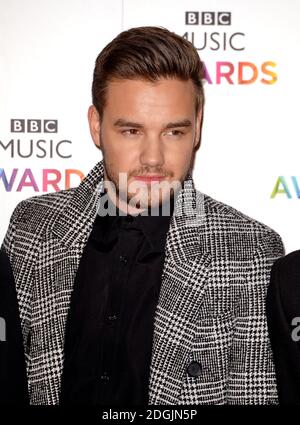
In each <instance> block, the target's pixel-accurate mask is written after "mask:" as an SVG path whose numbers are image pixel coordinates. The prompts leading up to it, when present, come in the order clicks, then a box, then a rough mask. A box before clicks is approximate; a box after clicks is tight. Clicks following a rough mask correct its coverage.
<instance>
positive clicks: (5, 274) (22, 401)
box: [0, 249, 28, 407]
mask: <svg viewBox="0 0 300 425" xmlns="http://www.w3.org/2000/svg"><path fill="white" fill-rule="evenodd" d="M27 404H28V394H27V382H26V371H25V358H24V347H23V340H22V331H21V325H20V318H19V311H18V302H17V296H16V288H15V283H14V277H13V274H12V270H11V267H10V263H9V259H8V257H7V255H6V253H5V251H4V250H2V249H1V250H0V405H1V406H2V407H3V405H19V406H25V405H27Z"/></svg>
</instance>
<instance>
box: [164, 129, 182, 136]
mask: <svg viewBox="0 0 300 425" xmlns="http://www.w3.org/2000/svg"><path fill="white" fill-rule="evenodd" d="M167 134H171V136H182V135H183V134H184V132H183V131H180V130H171V131H169V133H167Z"/></svg>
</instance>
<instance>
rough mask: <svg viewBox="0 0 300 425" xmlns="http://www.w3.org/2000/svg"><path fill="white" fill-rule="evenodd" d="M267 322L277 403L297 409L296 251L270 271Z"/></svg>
mask: <svg viewBox="0 0 300 425" xmlns="http://www.w3.org/2000/svg"><path fill="white" fill-rule="evenodd" d="M267 318H268V327H269V333H270V339H271V345H272V349H273V355H274V362H275V370H276V377H277V386H278V397H279V403H280V404H282V405H291V404H296V405H300V342H299V339H300V326H299V325H300V251H298V252H297V253H292V254H289V255H288V256H287V257H285V258H282V259H279V260H278V261H276V262H275V264H274V266H273V268H272V272H271V282H270V286H269V289H268V295H267ZM297 327H298V330H297Z"/></svg>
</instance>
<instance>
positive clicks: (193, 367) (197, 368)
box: [187, 361, 202, 378]
mask: <svg viewBox="0 0 300 425" xmlns="http://www.w3.org/2000/svg"><path fill="white" fill-rule="evenodd" d="M201 371H202V366H201V364H200V363H198V362H196V361H193V362H191V363H190V364H189V365H188V367H187V373H188V375H189V376H192V377H195V378H196V377H197V376H200V375H201Z"/></svg>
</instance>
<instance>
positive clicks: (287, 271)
mask: <svg viewBox="0 0 300 425" xmlns="http://www.w3.org/2000/svg"><path fill="white" fill-rule="evenodd" d="M272 280H273V281H276V282H277V284H278V285H281V286H283V287H284V289H285V290H286V291H289V290H291V289H295V288H296V286H295V285H297V287H299V291H300V250H299V251H294V252H291V253H290V254H288V255H286V256H285V257H282V258H279V259H278V260H277V261H275V263H274V265H273V268H272Z"/></svg>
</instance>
